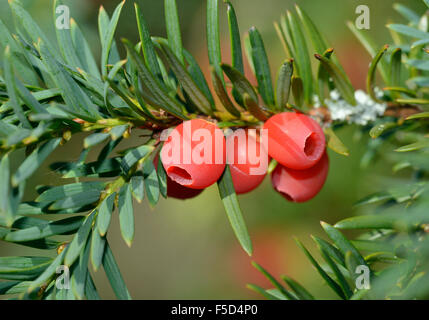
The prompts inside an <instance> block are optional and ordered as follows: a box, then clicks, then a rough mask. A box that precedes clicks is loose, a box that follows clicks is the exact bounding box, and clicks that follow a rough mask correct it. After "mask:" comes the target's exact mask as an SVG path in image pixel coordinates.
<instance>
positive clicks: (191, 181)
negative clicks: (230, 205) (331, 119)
mask: <svg viewBox="0 0 429 320" xmlns="http://www.w3.org/2000/svg"><path fill="white" fill-rule="evenodd" d="M186 126H187V127H188V128H190V129H189V130H185V127H186ZM263 128H264V129H266V130H265V132H266V133H267V135H268V139H267V141H266V143H267V146H266V145H265V144H264V143H263V141H262V140H261V139H260V136H258V135H255V134H251V133H250V132H249V131H245V132H244V134H243V135H241V136H240V135H236V134H231V135H229V136H227V137H226V138H225V136H224V135H223V132H222V131H221V130H220V129H219V128H218V127H217V126H216V124H214V123H211V122H209V121H206V120H202V119H193V120H189V121H186V122H183V123H182V124H180V125H179V126H177V127H176V128H175V129H174V130H173V131H172V132H171V133H170V135H169V136H168V138H167V140H166V141H165V143H164V146H163V148H162V150H161V160H162V164H163V166H164V168H165V171H166V173H167V176H168V178H167V179H168V181H167V183H168V184H167V194H168V196H169V197H174V198H179V199H189V198H192V197H195V196H197V195H198V194H200V193H201V192H202V190H203V189H205V188H207V187H209V186H211V185H212V184H214V183H215V182H216V181H218V180H219V178H220V177H221V175H222V173H223V172H224V170H225V165H226V163H228V164H229V167H230V171H231V176H232V181H233V184H234V187H235V190H236V192H237V194H243V193H247V192H250V191H252V190H254V189H255V188H257V187H258V186H259V185H260V184H261V183H262V181H263V180H264V178H265V176H266V173H267V169H268V168H267V167H268V166H267V164H268V160H269V158H270V157H271V158H273V159H275V160H277V162H278V165H277V167H276V169H275V170H274V171H273V173H272V176H271V178H272V183H273V186H274V189H275V190H277V191H278V192H280V193H281V194H282V195H283V196H284V197H285V198H286V199H287V200H289V201H293V202H304V201H308V200H310V199H311V198H313V197H314V196H316V194H317V193H318V192H319V191H320V190H321V188H322V187H323V185H324V183H325V180H326V177H327V175H328V167H329V160H328V156H327V154H326V151H325V135H324V133H323V130H322V128H321V127H320V126H319V124H318V123H317V122H316V121H314V120H313V119H311V118H309V117H308V116H306V115H304V114H301V113H296V112H285V113H280V114H277V115H275V116H273V117H271V118H270V119H269V120H268V121H267V122H266V123H265V124H264V127H263ZM200 129H204V130H205V132H206V133H208V134H207V135H205V136H204V135H198V134H197V136H200V138H201V139H200V140H198V139H195V138H194V134H196V133H198V132H199V130H200ZM203 136H204V139H202V138H203ZM207 137H208V138H207ZM251 146H252V147H253V148H251ZM185 149H187V150H188V151H189V153H190V154H191V155H192V156H191V157H188V158H186V155H185V152H182V151H184V150H185ZM177 151H180V156H179V157H176V158H174V157H172V153H174V152H177ZM255 151H256V152H255ZM194 155H197V157H194ZM185 158H186V159H185ZM202 158H204V159H205V160H206V161H202ZM166 159H169V160H168V161H166ZM171 159H174V160H173V161H172V160H171ZM207 160H209V161H207ZM264 160H265V161H264Z"/></svg>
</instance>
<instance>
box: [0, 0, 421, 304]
mask: <svg viewBox="0 0 429 320" xmlns="http://www.w3.org/2000/svg"><path fill="white" fill-rule="evenodd" d="M231 1H232V3H233V4H234V6H235V9H236V11H237V15H238V18H239V23H240V28H241V31H242V32H245V31H246V30H248V29H249V28H250V27H251V26H256V27H258V29H259V30H260V31H261V33H262V35H263V37H264V41H265V45H266V47H267V51H268V55H269V57H270V61H271V67H272V70H273V71H274V72H275V70H277V68H278V67H279V66H280V64H281V63H282V61H283V60H284V59H285V58H286V55H285V53H284V52H283V49H282V47H281V44H280V42H279V41H278V39H277V37H276V33H275V30H274V27H273V21H276V20H279V17H280V14H281V13H283V12H285V11H286V10H288V9H293V5H294V3H298V4H299V5H300V6H301V7H302V8H303V9H304V10H305V11H306V12H307V13H308V14H309V15H310V16H311V17H312V18H313V20H314V21H315V23H316V24H317V25H318V27H319V29H320V30H321V31H322V32H323V33H324V34H325V36H326V37H327V38H328V40H329V42H330V44H331V45H332V46H333V47H334V48H335V52H336V54H337V55H338V57H339V59H340V61H341V63H342V64H343V66H344V68H345V69H346V71H347V73H348V74H349V76H350V78H351V79H352V82H353V84H354V85H355V87H356V88H363V87H364V83H365V76H366V72H367V69H368V64H369V62H370V57H369V56H368V54H367V53H366V52H365V51H364V50H363V49H362V47H361V46H360V45H359V44H358V41H357V40H356V39H355V38H354V36H353V35H352V33H351V32H350V31H349V30H348V28H347V27H346V21H348V20H352V21H354V20H355V19H356V17H357V15H356V13H355V10H356V7H357V6H358V5H360V4H365V5H368V6H369V7H370V10H371V29H370V30H369V31H367V32H368V34H369V35H370V36H372V37H373V38H374V39H375V40H376V42H377V43H378V44H380V47H381V45H383V44H385V43H388V42H390V36H389V32H388V30H387V29H386V28H385V25H386V23H388V22H391V21H398V20H400V21H403V20H402V19H403V18H402V17H401V16H399V15H398V14H397V13H396V12H395V11H394V10H393V9H392V5H393V3H394V2H393V1H390V0H377V1H369V0H296V1H292V0H265V1H260V0H231ZM21 2H22V3H23V4H25V6H26V8H27V10H29V11H30V13H31V14H32V16H33V17H34V19H35V20H36V21H37V22H38V23H39V24H40V25H41V27H42V29H43V30H44V31H46V33H47V34H48V35H50V36H51V37H52V38H54V34H55V32H54V24H53V8H52V6H53V1H52V0H21ZM64 2H65V4H67V5H69V6H70V8H71V14H72V16H73V17H74V18H75V20H77V22H78V23H79V24H80V26H81V28H82V29H83V30H84V33H85V35H86V37H87V39H88V40H89V42H90V44H91V45H92V46H93V52H94V54H95V55H96V57H99V52H100V44H99V40H98V31H97V13H98V9H99V6H100V5H103V6H104V7H105V8H106V10H107V11H108V12H109V13H111V12H112V11H113V9H114V7H115V6H116V5H117V4H118V3H119V1H118V0H105V1H101V0H64ZM136 2H137V3H139V5H140V7H141V8H142V10H143V13H144V16H145V18H146V19H147V22H148V24H149V26H150V29H151V31H152V34H153V35H157V36H165V27H164V11H163V1H161V0H136ZM220 2H221V1H220ZM395 2H399V3H403V4H406V5H408V6H409V7H411V8H413V9H415V10H416V11H418V12H423V10H424V6H423V3H422V2H421V1H420V0H399V1H395ZM177 3H178V7H179V14H180V18H181V26H182V36H183V41H184V45H185V46H186V47H187V49H188V50H189V51H190V52H191V53H193V54H194V55H195V56H196V57H197V59H198V61H199V62H200V64H201V66H202V68H203V70H205V71H207V70H208V58H207V50H206V39H205V1H204V0H177ZM222 6H223V5H222ZM223 8H224V9H226V8H225V6H223ZM133 10H134V8H133V1H132V0H127V1H126V4H125V7H124V11H123V13H122V17H121V19H120V22H119V28H118V30H117V34H116V37H117V39H119V38H120V37H127V38H129V39H131V40H133V41H134V42H137V41H138V40H137V39H138V32H137V27H136V24H135V16H134V11H133ZM0 18H1V19H2V20H3V21H4V22H5V23H6V24H7V25H8V26H10V27H12V26H13V19H12V16H11V13H10V11H9V8H8V4H7V1H6V0H0ZM221 37H222V43H223V60H224V61H226V62H228V61H229V54H228V50H229V38H228V30H227V23H226V12H225V10H221ZM338 134H339V136H340V137H341V138H342V139H343V141H344V142H345V144H346V145H347V146H348V147H349V149H350V152H351V154H350V156H349V157H342V156H339V155H337V154H333V153H330V159H331V169H330V174H329V178H328V181H327V183H326V186H325V187H324V189H323V191H322V192H321V193H320V194H319V195H318V196H317V197H316V198H315V199H314V200H312V201H310V202H308V203H306V204H291V203H288V202H287V201H286V200H285V199H283V198H282V197H281V196H280V195H279V194H277V193H275V192H274V191H273V189H272V188H271V183H270V179H269V178H268V177H267V178H266V179H265V181H264V183H263V185H262V186H261V187H260V188H259V189H258V190H256V191H254V192H252V193H251V194H248V195H244V196H240V203H241V207H242V209H243V212H244V215H245V219H246V221H247V224H248V227H249V231H250V235H251V237H252V240H253V245H254V252H255V253H254V256H253V257H252V258H249V257H248V256H247V255H246V254H245V253H244V252H243V251H242V250H241V248H240V247H239V245H238V242H237V241H236V239H235V237H234V235H233V232H232V229H231V228H230V226H229V224H228V220H227V217H226V214H225V212H224V209H223V206H222V203H221V201H220V199H219V195H218V191H217V188H216V186H212V187H211V188H209V189H207V190H206V191H204V192H203V194H202V195H201V196H199V197H198V198H196V199H193V200H188V201H185V202H181V201H176V200H171V199H169V200H161V201H160V203H159V205H158V206H157V207H156V208H150V207H149V205H147V204H142V205H139V206H136V207H135V208H136V210H135V216H136V237H135V241H134V244H133V246H132V248H128V247H127V246H126V245H125V243H124V241H123V240H122V239H121V236H120V231H119V225H118V219H117V215H114V218H113V225H112V227H111V230H110V232H109V234H108V238H109V241H110V243H111V246H112V248H113V250H114V254H115V256H116V258H117V261H118V263H119V266H120V268H121V270H122V273H123V276H124V278H125V281H126V283H127V285H128V287H129V290H130V293H131V295H132V296H133V298H135V299H253V298H259V296H257V295H256V294H254V293H253V292H251V291H249V290H248V289H246V287H245V286H246V284H247V283H256V284H258V285H261V286H268V284H267V281H266V280H265V279H264V278H263V277H262V276H260V275H259V274H258V272H257V271H256V270H254V269H253V267H251V265H250V262H251V261H252V259H253V260H255V261H257V262H258V263H260V264H261V265H262V266H264V267H265V268H267V269H268V270H269V271H270V272H271V273H272V274H274V275H275V276H279V275H281V274H287V275H289V276H292V277H293V278H295V279H297V280H299V281H300V282H301V283H302V284H304V285H305V286H307V287H308V288H310V291H311V292H312V293H313V294H315V295H317V296H319V297H321V298H332V297H333V296H332V295H331V293H330V292H329V289H328V288H327V287H326V286H325V285H324V284H323V282H322V281H321V279H320V277H319V275H318V274H317V273H316V272H315V271H314V270H313V269H312V267H311V266H310V263H309V262H308V261H307V260H306V258H305V257H304V255H303V253H302V252H301V251H300V250H299V249H298V247H297V246H296V245H295V243H294V240H293V237H294V236H296V237H298V238H299V239H300V240H302V241H303V243H304V244H306V245H308V247H309V248H310V250H311V249H314V246H313V244H312V242H311V239H310V235H311V234H315V235H319V236H322V237H324V234H322V232H321V228H320V225H319V222H320V221H327V222H329V223H335V222H336V221H338V220H340V219H342V218H344V217H348V216H351V215H354V214H359V213H360V212H358V211H357V210H356V209H354V208H353V204H354V203H355V202H356V201H357V200H359V199H360V198H362V197H363V196H365V195H367V194H369V193H371V192H373V191H375V190H380V188H382V187H383V186H381V185H380V183H379V180H380V179H379V177H380V176H381V175H389V174H391V170H390V168H386V166H385V165H384V164H383V163H382V162H380V163H377V164H376V165H375V166H372V167H371V168H365V169H364V168H362V167H361V166H360V160H361V157H362V155H363V153H364V152H365V150H366V142H367V137H366V136H365V135H360V134H359V131H358V130H357V128H354V127H347V128H344V129H341V130H340V131H339V132H338ZM83 138H84V136H78V137H75V138H74V139H72V141H71V142H70V143H69V144H68V145H67V146H66V147H65V148H62V150H61V153H59V154H55V155H53V156H52V157H51V158H50V159H49V162H54V161H64V160H72V159H77V157H78V155H79V152H80V150H81V148H82V139H83ZM139 139H142V138H140V137H139V136H138V134H135V135H133V137H132V138H131V139H128V141H126V142H125V143H126V144H129V145H137V144H138V143H139ZM23 157H24V155H21V158H23ZM21 160H22V159H19V157H17V158H16V159H15V161H16V164H19V162H20V161H21ZM59 183H63V182H62V181H61V179H60V178H59V176H57V175H56V174H55V173H52V172H49V171H48V169H47V164H46V166H45V168H44V169H42V170H39V172H38V174H37V175H35V176H34V177H33V179H32V181H31V183H30V184H29V186H28V190H27V192H26V197H27V199H31V198H34V197H35V194H36V193H35V191H34V188H35V187H36V186H37V185H40V184H59ZM313 252H314V250H313ZM34 254H35V252H34V250H33V249H31V250H29V249H26V248H23V247H20V246H15V245H9V244H5V243H0V256H7V255H34ZM36 254H38V253H36ZM40 254H46V253H44V252H42V251H41V252H40ZM94 276H95V281H96V285H97V287H98V289H99V290H100V292H101V295H102V297H103V298H105V299H110V298H114V295H113V292H112V291H111V289H110V287H109V284H108V281H107V279H106V277H105V276H104V274H103V272H102V271H99V272H98V273H96V274H95V275H94Z"/></svg>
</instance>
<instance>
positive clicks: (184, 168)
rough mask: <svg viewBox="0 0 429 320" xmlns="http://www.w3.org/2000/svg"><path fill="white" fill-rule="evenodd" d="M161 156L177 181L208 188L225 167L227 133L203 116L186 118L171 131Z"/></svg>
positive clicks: (169, 172) (189, 186) (168, 172)
mask: <svg viewBox="0 0 429 320" xmlns="http://www.w3.org/2000/svg"><path fill="white" fill-rule="evenodd" d="M161 159H162V164H163V165H164V168H165V171H166V172H167V175H168V176H169V177H170V178H171V179H172V180H173V181H175V182H177V183H178V184H180V185H182V186H185V187H188V188H192V189H205V188H207V187H209V186H211V185H212V184H213V183H215V182H216V181H217V180H219V178H220V176H221V175H222V173H223V171H224V170H225V162H226V153H225V136H224V135H223V132H222V131H221V130H220V129H219V128H218V127H217V126H216V125H215V124H214V123H211V122H208V121H206V120H202V119H193V120H189V121H185V122H183V123H182V124H180V125H178V126H177V127H176V128H175V129H174V130H173V131H171V133H170V135H169V136H168V138H167V141H166V142H165V143H164V146H163V147H162V150H161Z"/></svg>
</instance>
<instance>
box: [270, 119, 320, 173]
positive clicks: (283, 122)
mask: <svg viewBox="0 0 429 320" xmlns="http://www.w3.org/2000/svg"><path fill="white" fill-rule="evenodd" d="M264 129H267V131H268V132H267V133H268V154H269V155H270V156H271V157H272V158H274V159H276V160H277V161H278V162H279V163H281V164H282V165H284V166H286V167H288V168H291V169H296V170H304V169H308V168H310V167H312V166H314V165H315V164H316V163H317V162H318V161H319V160H320V158H321V157H322V155H323V153H324V152H325V135H324V133H323V130H322V128H321V127H320V125H319V124H318V123H317V122H316V121H314V120H313V119H311V118H310V117H308V116H306V115H304V114H302V113H298V112H283V113H279V114H276V115H274V116H272V117H271V118H270V119H268V120H267V122H266V123H265V124H264Z"/></svg>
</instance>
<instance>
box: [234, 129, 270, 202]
mask: <svg viewBox="0 0 429 320" xmlns="http://www.w3.org/2000/svg"><path fill="white" fill-rule="evenodd" d="M226 156H227V162H228V164H229V166H230V169H231V176H232V182H233V184H234V188H235V191H236V193H237V194H243V193H247V192H250V191H252V190H254V189H255V188H257V187H258V186H259V185H260V184H261V183H262V181H263V180H264V178H265V176H266V174H267V168H268V154H267V152H266V151H265V149H264V148H262V145H261V143H260V142H259V141H258V139H257V138H255V137H252V136H251V135H249V132H247V131H244V130H238V131H236V132H235V133H234V134H231V135H230V136H228V137H227V138H226Z"/></svg>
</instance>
